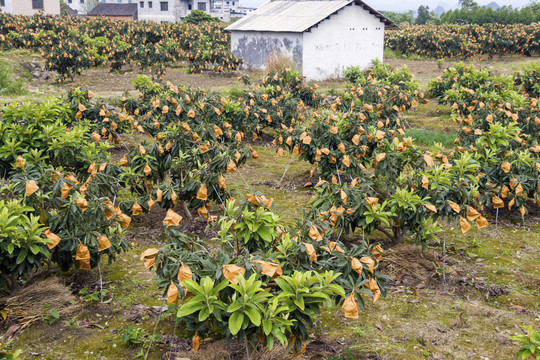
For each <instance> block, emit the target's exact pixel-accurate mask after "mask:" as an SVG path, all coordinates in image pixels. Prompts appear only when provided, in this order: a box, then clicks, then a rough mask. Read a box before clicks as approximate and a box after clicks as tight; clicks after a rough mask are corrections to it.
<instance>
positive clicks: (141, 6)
mask: <svg viewBox="0 0 540 360" xmlns="http://www.w3.org/2000/svg"><path fill="white" fill-rule="evenodd" d="M139 7H140V8H141V9H142V8H143V7H144V1H141V2H140V3H139Z"/></svg>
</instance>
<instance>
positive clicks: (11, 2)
mask: <svg viewBox="0 0 540 360" xmlns="http://www.w3.org/2000/svg"><path fill="white" fill-rule="evenodd" d="M0 10H2V12H5V13H8V14H15V15H34V14H35V13H37V12H39V11H42V12H43V13H44V14H47V15H59V14H60V1H59V0H0Z"/></svg>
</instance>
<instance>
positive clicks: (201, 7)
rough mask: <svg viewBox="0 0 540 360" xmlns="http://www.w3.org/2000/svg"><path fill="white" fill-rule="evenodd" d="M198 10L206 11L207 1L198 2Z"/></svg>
mask: <svg viewBox="0 0 540 360" xmlns="http://www.w3.org/2000/svg"><path fill="white" fill-rule="evenodd" d="M197 10H201V11H206V3H205V2H198V3H197Z"/></svg>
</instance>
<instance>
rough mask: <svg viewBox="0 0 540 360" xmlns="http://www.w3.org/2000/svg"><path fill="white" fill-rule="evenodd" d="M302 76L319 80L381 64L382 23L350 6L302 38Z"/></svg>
mask: <svg viewBox="0 0 540 360" xmlns="http://www.w3.org/2000/svg"><path fill="white" fill-rule="evenodd" d="M303 37H304V38H303V42H304V52H303V61H302V64H303V67H302V70H303V74H304V75H306V76H307V78H308V79H312V80H322V79H327V78H329V77H335V76H339V75H341V74H342V73H343V70H344V69H345V68H346V67H348V66H351V65H360V66H361V67H363V68H367V67H368V66H369V64H370V62H371V60H373V59H379V60H381V61H382V60H383V49H384V23H382V22H381V21H380V20H379V19H378V18H376V17H375V16H373V15H371V14H370V13H369V12H368V11H366V10H364V9H363V8H362V7H361V6H358V5H349V6H345V7H344V8H343V9H341V10H340V11H339V12H338V13H337V14H335V15H332V16H330V18H329V19H327V20H324V21H323V22H321V23H320V24H319V25H318V26H316V27H313V28H311V31H309V32H305V33H304V35H303Z"/></svg>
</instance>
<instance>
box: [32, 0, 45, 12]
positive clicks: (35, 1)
mask: <svg viewBox="0 0 540 360" xmlns="http://www.w3.org/2000/svg"><path fill="white" fill-rule="evenodd" d="M32 9H40V10H43V0H32Z"/></svg>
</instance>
